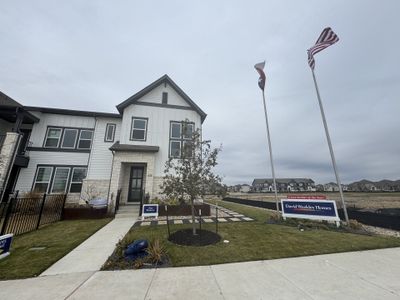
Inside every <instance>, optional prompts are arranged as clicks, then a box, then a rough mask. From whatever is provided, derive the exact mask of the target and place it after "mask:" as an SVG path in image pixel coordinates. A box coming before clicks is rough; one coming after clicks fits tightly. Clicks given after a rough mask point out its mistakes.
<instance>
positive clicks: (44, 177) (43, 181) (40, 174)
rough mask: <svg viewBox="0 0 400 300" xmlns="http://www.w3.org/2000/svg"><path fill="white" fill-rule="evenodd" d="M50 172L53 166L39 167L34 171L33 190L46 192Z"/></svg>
mask: <svg viewBox="0 0 400 300" xmlns="http://www.w3.org/2000/svg"><path fill="white" fill-rule="evenodd" d="M52 173H53V167H39V168H38V169H37V172H36V178H35V182H34V185H33V191H34V192H37V193H46V192H47V189H48V186H49V183H50V179H51V174H52Z"/></svg>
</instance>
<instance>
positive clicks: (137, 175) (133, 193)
mask: <svg viewBox="0 0 400 300" xmlns="http://www.w3.org/2000/svg"><path fill="white" fill-rule="evenodd" d="M143 174H144V167H131V176H130V180H129V193H128V202H140V201H141V200H142V197H143Z"/></svg>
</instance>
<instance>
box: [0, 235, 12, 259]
mask: <svg viewBox="0 0 400 300" xmlns="http://www.w3.org/2000/svg"><path fill="white" fill-rule="evenodd" d="M12 238H13V234H6V235H1V236H0V259H2V258H4V257H6V256H7V255H9V254H10V247H11V241H12Z"/></svg>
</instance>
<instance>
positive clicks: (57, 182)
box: [51, 167, 70, 193]
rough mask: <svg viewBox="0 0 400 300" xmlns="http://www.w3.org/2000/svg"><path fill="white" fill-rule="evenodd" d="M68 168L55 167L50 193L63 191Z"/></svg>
mask: <svg viewBox="0 0 400 300" xmlns="http://www.w3.org/2000/svg"><path fill="white" fill-rule="evenodd" d="M69 170H70V168H64V167H57V168H56V171H55V172H54V179H53V186H52V188H51V192H52V193H65V190H66V187H67V182H68V177H69Z"/></svg>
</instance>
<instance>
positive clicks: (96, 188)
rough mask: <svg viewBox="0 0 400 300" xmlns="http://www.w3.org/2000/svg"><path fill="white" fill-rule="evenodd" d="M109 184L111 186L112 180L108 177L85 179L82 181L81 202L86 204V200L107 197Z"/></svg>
mask: <svg viewBox="0 0 400 300" xmlns="http://www.w3.org/2000/svg"><path fill="white" fill-rule="evenodd" d="M109 186H110V180H108V179H103V180H97V179H96V180H93V179H84V180H83V183H82V191H81V194H80V200H79V203H80V204H84V203H85V200H86V201H89V200H90V199H92V198H104V199H107V197H108V188H109ZM115 196H116V195H115ZM115 196H114V198H115ZM67 201H68V198H67Z"/></svg>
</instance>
